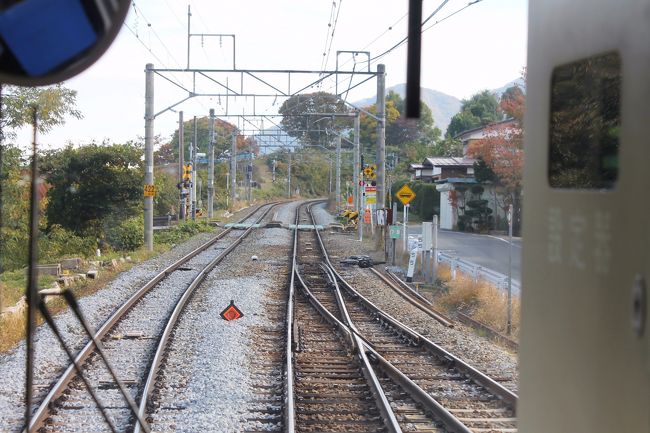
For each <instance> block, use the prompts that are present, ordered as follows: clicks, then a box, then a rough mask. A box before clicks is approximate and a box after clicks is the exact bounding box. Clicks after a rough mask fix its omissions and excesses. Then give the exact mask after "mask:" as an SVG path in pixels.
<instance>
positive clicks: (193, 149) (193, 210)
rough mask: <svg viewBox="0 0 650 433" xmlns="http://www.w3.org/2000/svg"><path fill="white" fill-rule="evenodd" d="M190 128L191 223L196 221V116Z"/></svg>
mask: <svg viewBox="0 0 650 433" xmlns="http://www.w3.org/2000/svg"><path fill="white" fill-rule="evenodd" d="M192 126H193V127H194V138H193V139H192V221H196V187H197V186H198V181H197V179H196V152H197V150H198V148H197V145H196V140H197V138H198V135H199V134H198V131H197V129H196V116H194V121H193V124H192Z"/></svg>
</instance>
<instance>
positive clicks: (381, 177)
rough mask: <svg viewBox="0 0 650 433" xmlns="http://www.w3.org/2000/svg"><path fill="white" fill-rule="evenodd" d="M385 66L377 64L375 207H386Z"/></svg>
mask: <svg viewBox="0 0 650 433" xmlns="http://www.w3.org/2000/svg"><path fill="white" fill-rule="evenodd" d="M385 112H386V66H385V65H377V117H379V119H381V120H379V121H377V209H382V208H384V207H386V122H385Z"/></svg>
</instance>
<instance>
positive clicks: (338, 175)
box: [336, 134, 341, 211]
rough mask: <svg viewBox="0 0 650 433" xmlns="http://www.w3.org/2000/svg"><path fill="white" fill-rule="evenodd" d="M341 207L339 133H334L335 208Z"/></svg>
mask: <svg viewBox="0 0 650 433" xmlns="http://www.w3.org/2000/svg"><path fill="white" fill-rule="evenodd" d="M340 208H341V135H340V134H336V210H337V211H338V210H339V209H340Z"/></svg>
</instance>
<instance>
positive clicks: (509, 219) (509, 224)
mask: <svg viewBox="0 0 650 433" xmlns="http://www.w3.org/2000/svg"><path fill="white" fill-rule="evenodd" d="M506 334H507V335H510V334H512V205H510V206H508V323H507V324H506Z"/></svg>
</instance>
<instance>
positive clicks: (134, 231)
mask: <svg viewBox="0 0 650 433" xmlns="http://www.w3.org/2000/svg"><path fill="white" fill-rule="evenodd" d="M105 232H106V241H107V242H108V244H109V245H110V246H111V247H112V248H114V249H116V250H118V251H133V250H137V249H138V248H140V247H141V246H142V245H144V221H143V219H142V218H141V217H133V218H128V219H126V220H124V221H121V222H119V223H117V224H115V225H109V227H108V228H107V229H106V231H105Z"/></svg>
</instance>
